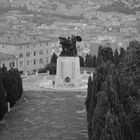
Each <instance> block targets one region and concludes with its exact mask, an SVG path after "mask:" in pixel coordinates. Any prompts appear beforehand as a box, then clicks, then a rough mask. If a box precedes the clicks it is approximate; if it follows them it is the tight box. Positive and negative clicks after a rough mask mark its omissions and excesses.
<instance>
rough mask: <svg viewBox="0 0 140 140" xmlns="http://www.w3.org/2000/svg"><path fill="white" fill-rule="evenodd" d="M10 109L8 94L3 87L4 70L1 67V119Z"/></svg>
mask: <svg viewBox="0 0 140 140" xmlns="http://www.w3.org/2000/svg"><path fill="white" fill-rule="evenodd" d="M7 111H8V106H7V94H6V92H5V90H4V88H3V82H2V70H1V69H0V120H2V119H3V117H4V114H5V113H6V112H7Z"/></svg>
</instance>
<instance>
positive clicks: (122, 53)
mask: <svg viewBox="0 0 140 140" xmlns="http://www.w3.org/2000/svg"><path fill="white" fill-rule="evenodd" d="M124 56H125V50H124V48H121V49H120V55H119V60H120V61H121V60H122V59H123V58H124Z"/></svg>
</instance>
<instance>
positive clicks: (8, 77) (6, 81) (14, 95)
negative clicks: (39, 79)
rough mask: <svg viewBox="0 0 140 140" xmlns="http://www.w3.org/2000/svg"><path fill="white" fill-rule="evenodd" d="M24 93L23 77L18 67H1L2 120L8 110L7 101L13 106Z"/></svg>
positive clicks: (0, 112)
mask: <svg viewBox="0 0 140 140" xmlns="http://www.w3.org/2000/svg"><path fill="white" fill-rule="evenodd" d="M22 93H23V87H22V79H21V77H20V74H19V71H18V70H17V69H13V68H11V69H10V70H9V71H7V69H0V120H1V119H2V118H3V116H4V114H5V113H6V112H7V102H9V103H10V107H13V106H14V105H15V103H16V102H17V100H19V99H20V98H21V96H22Z"/></svg>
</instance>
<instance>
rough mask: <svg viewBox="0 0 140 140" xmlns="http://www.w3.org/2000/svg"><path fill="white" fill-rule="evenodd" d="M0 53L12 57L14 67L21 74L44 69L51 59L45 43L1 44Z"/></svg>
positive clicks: (19, 42) (18, 42)
mask: <svg viewBox="0 0 140 140" xmlns="http://www.w3.org/2000/svg"><path fill="white" fill-rule="evenodd" d="M0 52H3V53H9V54H12V55H14V56H15V58H16V61H17V63H16V64H17V66H16V67H17V68H18V69H19V71H21V72H23V73H26V72H27V73H31V72H33V71H34V72H35V71H38V70H39V69H40V68H44V67H45V66H46V64H48V63H49V62H50V57H51V54H50V52H49V46H48V42H47V41H32V42H28V41H17V42H15V43H13V42H12V43H4V42H1V43H0Z"/></svg>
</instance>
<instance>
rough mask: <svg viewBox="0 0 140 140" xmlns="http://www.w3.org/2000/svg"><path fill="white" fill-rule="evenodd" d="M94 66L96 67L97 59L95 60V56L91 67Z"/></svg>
mask: <svg viewBox="0 0 140 140" xmlns="http://www.w3.org/2000/svg"><path fill="white" fill-rule="evenodd" d="M96 65H97V58H96V55H94V56H93V58H92V67H93V68H96Z"/></svg>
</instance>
